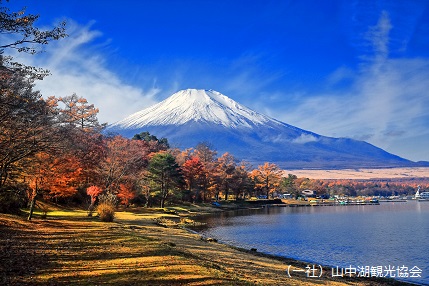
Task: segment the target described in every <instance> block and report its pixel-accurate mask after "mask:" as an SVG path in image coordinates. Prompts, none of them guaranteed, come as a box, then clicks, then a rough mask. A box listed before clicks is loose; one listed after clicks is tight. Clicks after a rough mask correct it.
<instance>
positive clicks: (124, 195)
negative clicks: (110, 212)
mask: <svg viewBox="0 0 429 286" xmlns="http://www.w3.org/2000/svg"><path fill="white" fill-rule="evenodd" d="M117 196H118V198H119V199H120V200H121V204H123V205H125V206H128V205H129V204H130V201H131V200H132V199H134V198H135V197H136V193H135V192H134V191H133V189H132V187H131V186H130V185H125V184H120V185H119V192H118V195H117Z"/></svg>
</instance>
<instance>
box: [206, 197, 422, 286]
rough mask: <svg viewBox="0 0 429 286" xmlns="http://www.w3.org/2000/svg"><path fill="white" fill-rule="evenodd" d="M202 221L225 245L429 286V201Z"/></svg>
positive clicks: (271, 210) (268, 211) (267, 211)
mask: <svg viewBox="0 0 429 286" xmlns="http://www.w3.org/2000/svg"><path fill="white" fill-rule="evenodd" d="M201 220H202V221H204V222H206V223H207V226H206V227H204V228H203V229H200V230H198V231H199V232H200V233H201V234H202V235H204V236H207V237H213V238H216V239H218V240H219V241H220V242H222V243H227V244H230V245H234V246H238V247H242V248H246V249H251V248H256V249H257V250H258V252H264V253H268V254H274V255H279V256H285V257H289V258H294V259H297V260H302V261H306V262H310V263H313V264H317V265H318V264H321V265H329V266H333V267H336V266H338V267H339V268H340V269H341V268H347V267H349V268H350V269H353V268H356V269H358V270H359V269H360V270H361V271H362V270H363V269H366V270H367V271H366V272H362V273H367V274H368V271H369V269H374V271H375V269H379V270H380V269H383V270H382V272H379V273H382V274H383V275H390V277H395V279H398V280H405V281H409V282H414V283H419V284H424V285H429V201H427V202H417V201H408V202H382V203H380V205H358V206H319V207H317V206H314V207H266V208H263V209H258V210H240V211H234V212H226V213H221V214H218V215H214V216H209V217H203V218H201ZM393 270H394V271H393ZM371 271H372V270H371ZM371 273H373V272H371ZM374 273H375V272H374ZM398 275H401V276H405V277H401V278H398ZM407 276H408V277H407ZM418 276H421V277H418Z"/></svg>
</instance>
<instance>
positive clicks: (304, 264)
mask: <svg viewBox="0 0 429 286" xmlns="http://www.w3.org/2000/svg"><path fill="white" fill-rule="evenodd" d="M380 202H383V203H385V202H396V201H395V200H385V201H380ZM400 202H406V201H403V200H401V201H400ZM356 205H360V204H348V205H340V204H335V205H333V204H317V205H315V204H309V203H301V204H290V203H283V204H281V205H279V204H261V206H260V207H251V208H246V207H242V206H241V207H238V208H236V209H226V210H223V211H222V212H235V211H239V210H258V209H264V208H270V207H316V206H319V207H320V206H341V207H346V206H356ZM368 205H379V203H377V204H375V203H371V204H368ZM217 214H218V213H217V212H213V213H205V214H202V215H197V216H195V217H193V218H199V217H205V216H212V215H217ZM183 228H184V229H185V230H187V231H189V232H191V233H194V234H198V235H200V236H201V237H202V238H204V239H208V240H209V241H213V240H214V242H216V243H219V244H223V245H227V246H229V247H231V248H233V249H237V250H239V251H243V252H246V253H251V254H253V255H258V256H263V257H267V258H270V259H275V260H279V261H282V262H288V263H291V264H294V265H300V266H301V267H302V268H305V267H308V266H309V265H310V266H312V265H316V266H320V267H323V271H324V273H326V272H328V273H329V271H332V273H333V272H334V270H335V268H337V269H338V266H331V265H320V264H318V263H317V262H311V261H303V260H299V259H296V258H292V257H287V256H282V255H278V254H270V253H264V252H258V251H257V249H253V248H252V249H246V248H243V247H239V246H235V245H232V244H229V243H225V242H222V241H218V240H217V239H213V238H211V237H207V236H205V235H203V234H201V233H200V232H198V231H196V230H194V229H192V228H188V227H183ZM340 269H341V268H340ZM344 278H345V277H342V278H340V280H341V279H344ZM347 278H349V277H347ZM347 278H346V279H347ZM369 278H370V279H369V281H373V282H377V283H386V282H388V283H389V284H386V285H423V286H424V285H429V283H428V284H426V283H425V284H422V283H418V282H412V281H404V280H398V279H395V278H385V277H382V278H378V277H369ZM349 279H350V280H348V281H347V282H352V281H353V282H362V281H361V280H359V279H367V278H366V277H356V276H354V277H350V278H349ZM390 283H391V284H390ZM397 283H399V284H397ZM359 285H361V284H359ZM383 285H384V284H383Z"/></svg>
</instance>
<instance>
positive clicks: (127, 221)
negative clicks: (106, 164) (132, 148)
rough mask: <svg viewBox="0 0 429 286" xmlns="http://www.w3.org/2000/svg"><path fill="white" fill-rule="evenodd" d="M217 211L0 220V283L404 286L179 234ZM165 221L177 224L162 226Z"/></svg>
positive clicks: (78, 214) (173, 210)
mask: <svg viewBox="0 0 429 286" xmlns="http://www.w3.org/2000/svg"><path fill="white" fill-rule="evenodd" d="M220 211H221V210H219V209H217V208H212V207H210V206H202V207H201V206H192V208H190V207H188V208H183V207H175V208H170V209H168V210H135V211H134V212H124V211H122V212H118V213H117V216H116V219H115V222H114V223H101V222H99V221H98V219H97V218H95V217H91V218H89V217H87V216H86V212H85V211H75V210H69V211H62V210H55V211H52V212H50V213H48V219H46V220H42V219H39V218H36V219H35V220H34V221H32V222H28V221H25V220H23V219H22V218H21V217H17V216H11V215H0V242H1V244H0V245H1V251H0V256H1V260H2V262H3V263H2V266H1V269H0V273H1V278H0V283H1V284H3V285H18V284H26V285H70V284H73V285H99V284H114V285H321V284H322V285H410V284H407V283H403V282H398V281H394V280H388V279H375V278H358V277H355V278H349V277H331V275H330V274H331V273H330V272H329V271H328V270H329V269H328V268H326V269H324V270H325V271H324V273H323V275H322V276H321V277H307V275H306V272H305V271H306V270H307V269H306V267H308V263H305V262H300V261H296V260H293V259H287V258H282V257H276V256H271V255H266V254H262V253H259V252H257V251H255V250H250V249H249V250H246V249H240V248H235V247H232V246H228V245H225V244H221V243H217V242H216V241H214V240H211V239H208V238H202V237H201V236H200V235H198V234H195V233H192V232H189V231H187V230H186V229H183V228H181V227H178V226H179V224H180V223H183V224H184V225H186V223H189V222H192V219H191V217H192V216H195V215H198V214H201V213H210V212H220ZM161 222H162V223H161ZM168 222H178V223H176V224H174V223H172V224H171V225H170V226H169V227H166V226H168ZM287 270H289V272H287ZM288 273H289V274H290V273H293V274H292V275H288ZM289 276H291V277H289Z"/></svg>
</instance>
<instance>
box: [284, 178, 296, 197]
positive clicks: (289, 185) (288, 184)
mask: <svg viewBox="0 0 429 286" xmlns="http://www.w3.org/2000/svg"><path fill="white" fill-rule="evenodd" d="M296 179H297V176H296V175H293V174H288V176H287V177H283V178H282V179H281V182H280V187H281V188H282V190H283V191H284V192H286V193H289V194H293V195H294V196H295V198H298V195H299V192H298V189H297V186H296V184H295V181H296Z"/></svg>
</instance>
